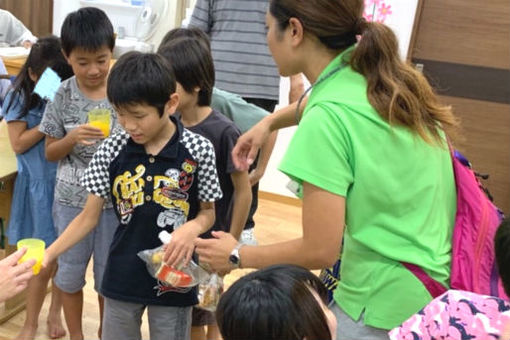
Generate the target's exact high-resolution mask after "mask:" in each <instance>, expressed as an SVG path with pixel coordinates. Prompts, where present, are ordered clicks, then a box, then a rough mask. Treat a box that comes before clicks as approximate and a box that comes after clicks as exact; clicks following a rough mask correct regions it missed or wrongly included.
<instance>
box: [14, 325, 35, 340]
mask: <svg viewBox="0 0 510 340" xmlns="http://www.w3.org/2000/svg"><path fill="white" fill-rule="evenodd" d="M36 333H37V327H28V326H23V328H22V329H21V332H19V334H18V336H17V337H16V338H15V339H17V340H34V339H35V335H36Z"/></svg>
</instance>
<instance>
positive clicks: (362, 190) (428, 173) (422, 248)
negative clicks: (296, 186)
mask: <svg viewBox="0 0 510 340" xmlns="http://www.w3.org/2000/svg"><path fill="white" fill-rule="evenodd" d="M348 53H349V51H347V52H344V53H343V54H342V55H339V56H338V57H337V58H335V59H334V60H333V61H332V62H331V63H330V64H329V65H328V66H327V67H326V69H324V71H323V72H322V74H321V76H320V77H319V79H321V78H323V77H324V76H325V75H327V74H329V73H330V72H331V70H333V69H335V68H337V67H338V66H339V65H340V64H341V60H342V58H344V57H345V58H348ZM366 92H367V84H366V80H365V78H364V77H363V76H362V75H361V74H359V73H356V72H355V71H353V70H352V69H351V68H350V67H349V66H345V67H344V68H342V69H341V70H340V71H337V72H336V73H334V74H332V75H330V76H329V77H328V78H327V79H325V80H324V81H322V82H317V85H316V86H315V87H314V89H313V91H312V93H311V95H310V98H309V101H308V104H307V107H306V110H305V112H304V114H303V118H302V120H301V122H300V124H299V127H298V129H297V130H296V133H295V135H294V137H293V139H292V140H291V142H290V145H289V147H288V150H287V152H286V154H285V156H284V158H283V160H282V162H281V164H280V170H281V171H283V172H284V173H286V174H287V175H288V176H290V177H291V178H292V179H294V180H296V181H298V182H301V183H302V182H303V181H306V182H308V183H311V184H313V185H315V186H318V187H320V188H322V189H324V190H327V191H329V192H332V193H334V194H337V195H340V196H344V197H345V200H346V215H345V224H346V228H345V233H344V247H343V253H342V266H341V271H340V278H341V280H340V282H339V285H338V288H337V290H336V291H335V293H334V299H335V302H336V303H337V304H338V305H339V306H340V308H341V309H342V310H343V311H344V312H345V313H347V314H348V315H349V316H350V317H351V318H353V319H354V320H358V319H359V318H360V316H361V315H362V314H363V313H364V322H365V324H366V325H369V326H372V327H378V328H383V329H391V328H393V327H395V326H397V325H399V324H400V323H402V322H403V321H404V320H406V319H407V318H409V317H410V316H411V315H412V314H414V313H416V312H417V311H418V310H420V309H421V308H422V307H423V306H425V305H426V304H427V303H428V302H429V301H431V296H430V295H429V293H428V292H427V290H426V289H425V287H424V286H423V284H422V283H421V282H420V281H418V279H416V278H415V277H414V276H413V274H411V273H410V272H409V271H408V270H407V269H405V268H404V267H403V266H402V265H401V262H402V261H403V262H410V263H414V264H417V265H419V266H420V267H422V268H423V269H424V270H425V271H426V272H427V273H428V274H429V275H430V276H431V277H433V278H434V279H436V280H438V281H439V282H441V283H443V284H445V285H447V284H448V281H449V272H450V269H449V267H450V255H451V254H450V252H451V236H452V229H453V224H454V218H455V210H456V192H455V183H454V177H453V169H452V163H451V159H450V155H449V152H448V148H447V146H446V145H442V146H437V145H432V144H428V143H426V142H425V141H424V140H423V139H422V138H420V137H419V136H418V135H417V134H415V133H413V132H411V131H410V130H409V129H407V128H404V127H401V126H396V125H393V126H390V125H389V124H388V122H386V121H385V120H383V119H382V118H381V117H380V116H379V114H378V113H377V112H376V111H375V110H374V108H373V107H372V106H371V105H370V103H369V102H368V98H367V94H366ZM342 222H343V221H339V222H338V223H342Z"/></svg>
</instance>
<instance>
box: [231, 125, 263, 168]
mask: <svg viewBox="0 0 510 340" xmlns="http://www.w3.org/2000/svg"><path fill="white" fill-rule="evenodd" d="M270 133H271V130H270V125H269V123H268V120H267V119H262V120H261V121H260V122H258V123H257V124H256V125H254V126H253V127H252V128H251V129H250V130H248V131H246V132H245V133H244V134H243V135H241V137H239V138H238V139H237V143H236V145H235V146H234V148H233V149H232V161H233V162H234V165H235V167H236V168H237V170H239V171H248V170H249V168H250V165H252V163H253V162H254V161H255V158H256V157H257V154H258V152H259V149H260V147H261V146H262V144H264V142H265V141H266V140H267V138H268V137H269V134H270Z"/></svg>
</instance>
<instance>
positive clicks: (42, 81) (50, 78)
mask: <svg viewBox="0 0 510 340" xmlns="http://www.w3.org/2000/svg"><path fill="white" fill-rule="evenodd" d="M61 80H62V79H60V77H59V76H58V74H57V73H56V72H55V71H53V70H52V69H51V68H49V67H47V68H46V70H45V71H44V72H43V74H42V75H41V77H40V78H39V81H38V82H37V84H36V85H35V89H34V92H35V93H37V94H38V95H39V97H41V98H43V99H49V100H50V101H53V98H55V94H56V93H57V90H58V88H59V87H60V82H61Z"/></svg>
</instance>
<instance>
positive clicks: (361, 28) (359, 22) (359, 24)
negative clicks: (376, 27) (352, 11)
mask: <svg viewBox="0 0 510 340" xmlns="http://www.w3.org/2000/svg"><path fill="white" fill-rule="evenodd" d="M367 26H368V22H367V20H366V19H365V18H364V17H361V18H358V19H356V21H355V22H354V28H353V30H354V33H356V35H362V34H363V32H365V29H366V28H367Z"/></svg>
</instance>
